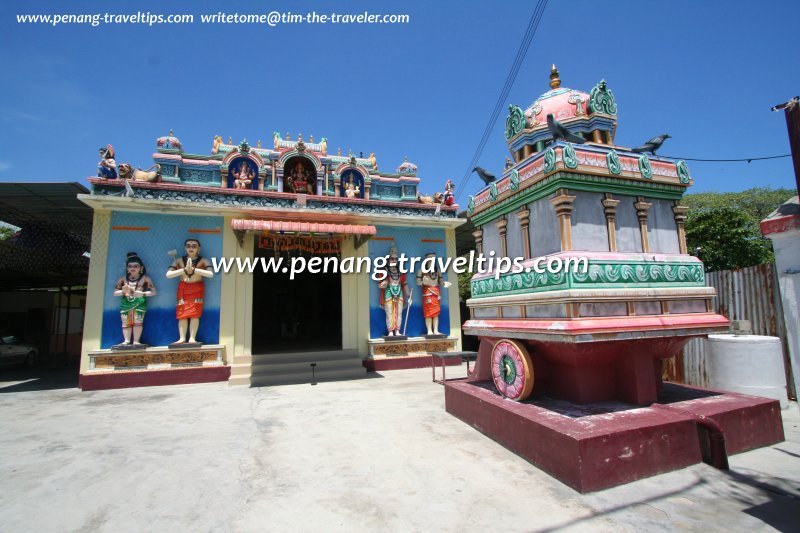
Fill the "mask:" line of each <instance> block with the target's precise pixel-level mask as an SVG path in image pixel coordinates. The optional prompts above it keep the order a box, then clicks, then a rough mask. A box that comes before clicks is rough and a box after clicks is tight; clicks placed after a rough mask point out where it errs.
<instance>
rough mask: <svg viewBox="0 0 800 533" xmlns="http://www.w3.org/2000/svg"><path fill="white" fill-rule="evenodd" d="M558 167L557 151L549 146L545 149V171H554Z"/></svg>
mask: <svg viewBox="0 0 800 533" xmlns="http://www.w3.org/2000/svg"><path fill="white" fill-rule="evenodd" d="M555 169H556V151H555V150H553V149H552V148H548V149H547V150H545V151H544V171H545V172H552V171H554V170H555Z"/></svg>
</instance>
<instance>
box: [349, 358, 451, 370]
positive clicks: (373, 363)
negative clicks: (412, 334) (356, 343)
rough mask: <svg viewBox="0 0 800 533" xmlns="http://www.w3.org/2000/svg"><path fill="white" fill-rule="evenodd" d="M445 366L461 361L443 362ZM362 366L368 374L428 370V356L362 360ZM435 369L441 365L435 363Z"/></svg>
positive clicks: (429, 359) (429, 362)
mask: <svg viewBox="0 0 800 533" xmlns="http://www.w3.org/2000/svg"><path fill="white" fill-rule="evenodd" d="M445 361H446V364H447V366H458V365H460V364H461V359H452V360H445ZM362 364H363V365H364V367H365V368H366V369H367V371H369V372H383V371H385V370H408V369H409V368H430V367H431V356H430V355H412V356H408V357H387V358H386V359H364V361H362ZM436 366H437V367H440V366H441V363H439V362H437V364H436Z"/></svg>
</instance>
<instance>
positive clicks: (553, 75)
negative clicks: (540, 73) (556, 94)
mask: <svg viewBox="0 0 800 533" xmlns="http://www.w3.org/2000/svg"><path fill="white" fill-rule="evenodd" d="M550 87H552V88H553V89H558V88H559V87H561V78H559V77H558V69H557V68H556V65H555V63H553V70H551V71H550Z"/></svg>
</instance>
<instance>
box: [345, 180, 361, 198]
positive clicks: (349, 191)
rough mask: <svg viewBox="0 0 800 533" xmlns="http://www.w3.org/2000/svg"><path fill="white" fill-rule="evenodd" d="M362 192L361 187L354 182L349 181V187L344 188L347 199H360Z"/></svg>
mask: <svg viewBox="0 0 800 533" xmlns="http://www.w3.org/2000/svg"><path fill="white" fill-rule="evenodd" d="M359 192H360V187H359V186H358V185H356V184H354V183H353V182H352V181H348V182H347V185H346V186H345V188H344V195H345V196H346V197H347V198H358V196H359Z"/></svg>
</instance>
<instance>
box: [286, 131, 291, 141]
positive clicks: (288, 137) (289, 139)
mask: <svg viewBox="0 0 800 533" xmlns="http://www.w3.org/2000/svg"><path fill="white" fill-rule="evenodd" d="M286 140H287V141H291V140H292V137H291V135H289V132H288V131H287V132H286Z"/></svg>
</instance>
